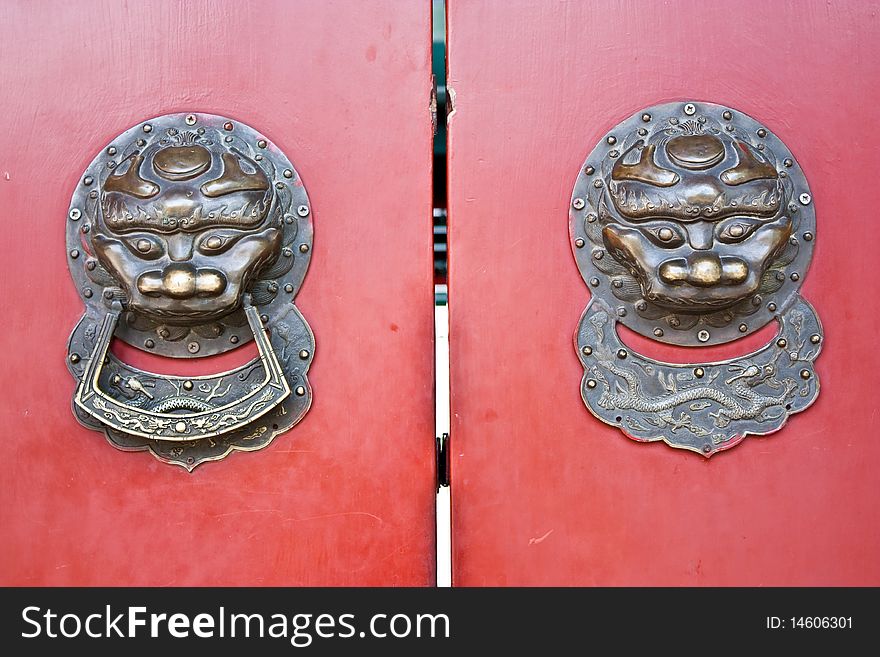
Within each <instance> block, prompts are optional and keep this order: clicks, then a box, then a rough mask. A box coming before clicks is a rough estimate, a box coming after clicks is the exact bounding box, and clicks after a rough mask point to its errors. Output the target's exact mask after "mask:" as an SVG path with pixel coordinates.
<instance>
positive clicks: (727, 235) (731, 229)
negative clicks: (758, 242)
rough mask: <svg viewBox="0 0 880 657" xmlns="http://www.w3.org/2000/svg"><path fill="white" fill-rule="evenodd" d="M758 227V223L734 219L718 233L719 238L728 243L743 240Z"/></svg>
mask: <svg viewBox="0 0 880 657" xmlns="http://www.w3.org/2000/svg"><path fill="white" fill-rule="evenodd" d="M757 227H758V224H757V223H751V222H745V221H734V222H732V223H729V224H727V225H726V226H724V228H723V229H722V230H721V232H720V233H718V239H719V240H721V241H722V242H727V243H733V242H741V241H743V240H744V239H746V238H747V237H748V236H749V235H751V234H752V233H753V232H755V229H756V228H757Z"/></svg>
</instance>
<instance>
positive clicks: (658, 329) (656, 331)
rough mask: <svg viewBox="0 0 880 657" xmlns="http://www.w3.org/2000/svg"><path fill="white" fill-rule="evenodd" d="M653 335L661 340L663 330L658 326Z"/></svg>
mask: <svg viewBox="0 0 880 657" xmlns="http://www.w3.org/2000/svg"><path fill="white" fill-rule="evenodd" d="M654 335H656V336H657V337H658V338H662V337H663V329H662V328H660V327H659V326H658V327H657V328H655V329H654Z"/></svg>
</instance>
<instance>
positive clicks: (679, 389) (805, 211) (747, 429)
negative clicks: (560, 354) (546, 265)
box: [570, 103, 822, 456]
mask: <svg viewBox="0 0 880 657" xmlns="http://www.w3.org/2000/svg"><path fill="white" fill-rule="evenodd" d="M570 233H571V241H572V249H573V252H574V255H575V259H576V260H577V265H578V269H579V270H580V272H581V275H582V276H583V278H584V280H585V281H586V283H587V285H588V286H589V289H590V292H591V293H592V299H591V300H590V302H589V304H588V305H587V308H586V310H585V311H584V314H583V317H582V318H581V321H580V323H579V325H578V329H577V333H576V336H575V342H576V347H577V353H578V357H579V358H580V360H581V363H582V364H583V367H584V370H585V372H584V377H583V380H582V382H581V394H582V396H583V399H584V402H585V403H586V405H587V408H589V410H590V411H591V412H592V413H593V414H594V415H595V416H596V417H598V418H599V419H600V420H602V421H603V422H606V423H608V424H611V425H613V426H617V427H620V429H621V430H622V431H623V432H624V433H625V434H626V435H627V436H629V437H631V438H633V439H635V440H638V441H643V442H648V441H656V440H663V441H665V442H666V443H668V444H669V445H671V446H673V447H680V448H684V449H690V450H693V451H696V452H699V453H701V454H704V455H705V456H711V455H712V454H714V453H715V452H718V451H721V450H724V449H728V448H730V447H733V446H734V445H736V444H737V443H739V442H740V441H741V440H742V439H743V438H744V437H745V436H746V435H749V434H758V435H760V434H768V433H771V432H773V431H776V430H778V429H780V428H781V427H782V425H783V424H784V423H785V421H786V419H787V418H788V416H789V415H791V414H792V413H798V412H800V411H803V410H804V409H806V408H807V407H808V406H809V405H810V404H812V403H813V401H815V399H816V397H817V395H818V394H819V382H818V380H817V378H816V373H815V371H814V369H813V361H814V360H815V359H816V357H817V356H818V355H819V351H820V349H821V346H822V327H821V324H820V323H819V318H818V317H817V315H816V312H815V311H814V310H813V308H812V307H811V306H810V304H809V303H807V301H805V300H804V299H803V298H802V297H801V296H800V295H799V294H798V289H799V288H800V285H801V283H802V282H803V279H804V276H805V275H806V273H807V267H808V266H809V263H810V259H811V257H812V253H813V244H814V243H815V239H816V216H815V211H814V209H813V205H812V198H811V196H810V190H809V187H808V186H807V180H806V178H805V177H804V174H803V172H802V171H801V169H800V167H799V166H798V164H797V161H796V160H795V158H794V156H793V155H792V154H791V152H790V151H789V150H788V148H786V146H785V145H784V144H783V143H782V142H781V141H780V140H779V139H778V138H777V137H776V136H775V135H774V134H773V133H772V132H770V131H769V130H768V129H767V128H766V127H765V126H763V125H761V124H760V123H758V122H757V121H755V120H754V119H752V118H750V117H749V116H746V115H745V114H742V113H741V112H738V111H736V110H734V109H731V108H727V107H721V106H718V105H714V104H712V103H668V104H665V105H658V106H654V107H650V108H648V109H646V110H643V111H641V112H638V113H636V114H635V115H633V116H632V117H630V118H628V119H627V120H625V121H623V122H622V123H620V124H618V125H617V126H615V127H614V128H613V129H612V130H611V131H610V132H609V133H607V134H606V135H605V136H604V137H603V138H602V140H601V141H600V142H599V144H598V145H597V146H596V147H595V148H594V149H593V151H592V152H591V153H590V155H589V157H588V158H587V160H586V162H585V163H584V165H583V167H582V168H581V171H580V173H579V174H578V177H577V182H576V183H575V187H574V193H573V196H572V202H571V210H570ZM773 319H775V320H777V322H778V324H779V329H778V334H777V335H776V337H774V338H773V340H772V341H770V342H769V343H768V344H766V345H765V346H764V347H762V348H760V349H758V350H757V351H755V352H753V353H749V354H746V355H743V356H741V357H737V358H733V359H730V360H726V361H723V362H709V363H693V364H689V365H679V364H671V363H664V362H660V361H658V360H654V359H652V358H648V357H646V356H643V355H641V354H638V353H636V352H635V351H634V350H633V349H631V348H630V347H628V346H626V345H625V344H624V343H623V342H622V341H621V340H620V338H619V336H618V334H617V330H616V325H617V324H618V323H621V324H623V325H625V326H627V327H628V328H630V329H632V330H633V331H635V332H637V333H639V334H641V335H643V336H646V337H648V338H650V339H652V340H657V341H659V342H666V343H670V344H675V345H682V346H702V345H716V344H721V343H725V342H730V341H732V340H736V339H737V338H740V337H742V336H745V335H748V334H750V333H753V332H754V331H757V330H758V329H760V328H761V327H763V326H764V325H766V324H767V323H768V322H770V321H771V320H773Z"/></svg>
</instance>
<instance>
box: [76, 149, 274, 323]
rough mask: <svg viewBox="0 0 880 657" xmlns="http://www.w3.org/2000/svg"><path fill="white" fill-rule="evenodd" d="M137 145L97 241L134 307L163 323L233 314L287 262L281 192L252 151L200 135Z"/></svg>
mask: <svg viewBox="0 0 880 657" xmlns="http://www.w3.org/2000/svg"><path fill="white" fill-rule="evenodd" d="M172 137H173V138H172V139H165V140H163V141H164V142H166V143H154V144H151V145H150V146H148V147H147V148H146V149H144V150H142V151H135V152H134V153H132V154H131V155H130V156H129V157H128V158H127V159H126V160H124V161H122V162H121V163H120V165H119V166H118V167H117V168H116V169H115V170H114V171H113V172H112V173H111V175H109V176H108V177H107V178H106V180H105V181H104V184H103V187H102V189H101V203H100V212H99V218H98V220H97V221H96V223H95V226H94V230H93V232H92V236H91V243H92V246H93V248H94V252H95V256H96V257H97V259H98V261H99V262H100V264H101V265H102V266H103V267H104V268H105V269H106V270H107V271H108V272H109V273H110V274H111V275H112V276H113V277H114V278H115V279H116V280H117V281H118V282H119V284H120V286H121V287H122V288H123V290H124V292H125V294H126V296H127V299H128V305H127V309H128V310H130V311H134V312H137V313H142V314H143V315H146V316H148V317H150V318H152V319H153V320H155V321H158V322H161V323H162V324H170V325H192V324H200V323H204V322H206V321H209V320H212V319H217V318H219V317H223V316H224V315H227V314H229V313H230V312H232V311H233V310H235V309H236V308H238V307H239V306H240V304H241V298H242V294H243V292H244V290H245V289H246V288H247V286H248V284H249V283H250V282H251V281H252V280H253V279H254V276H255V275H256V273H257V272H258V271H259V270H260V269H261V268H263V267H264V266H265V265H267V264H269V263H271V262H272V261H274V260H276V259H277V258H278V255H279V252H280V250H281V243H282V230H281V228H280V227H279V226H278V225H275V224H277V222H273V221H271V220H270V216H271V215H270V208H271V207H272V203H273V198H274V195H273V188H272V185H271V183H270V181H269V179H268V178H267V176H266V174H265V172H264V171H263V169H262V168H261V167H260V166H259V165H258V164H257V163H256V162H255V161H253V159H251V157H249V156H248V155H246V154H244V153H243V152H240V151H238V150H235V149H231V148H226V147H223V146H222V145H220V144H217V143H212V142H211V141H210V140H209V139H207V138H205V137H203V136H200V135H199V134H197V133H195V132H184V133H183V134H180V133H176V132H175V134H173V135H172Z"/></svg>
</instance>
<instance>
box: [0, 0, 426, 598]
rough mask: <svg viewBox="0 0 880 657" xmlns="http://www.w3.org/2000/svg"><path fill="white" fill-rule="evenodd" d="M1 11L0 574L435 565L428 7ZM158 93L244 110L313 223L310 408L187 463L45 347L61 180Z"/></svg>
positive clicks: (318, 576)
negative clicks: (104, 432)
mask: <svg viewBox="0 0 880 657" xmlns="http://www.w3.org/2000/svg"><path fill="white" fill-rule="evenodd" d="M0 25H2V27H3V32H4V35H3V39H2V41H0V81H2V87H3V89H5V92H4V94H3V97H2V100H0V207H2V213H3V218H4V226H5V229H4V234H3V239H2V242H0V244H2V247H0V249H2V255H3V260H4V262H5V263H6V273H5V274H4V275H3V276H2V278H0V280H2V291H3V297H4V299H5V303H4V311H3V312H4V314H5V317H6V328H5V330H3V331H2V332H0V353H2V354H3V368H2V381H3V396H2V405H0V416H2V427H3V429H2V431H0V436H2V443H3V447H4V456H3V459H2V466H0V490H2V493H0V499H2V504H0V526H2V528H3V538H4V540H3V544H4V555H3V558H2V560H0V582H2V583H3V584H15V585H47V584H48V585H94V584H110V585H212V584H226V585H245V584H248V585H254V584H266V585H269V584H274V585H385V584H395V585H428V584H431V583H433V581H434V482H433V479H434V476H433V475H434V461H433V440H432V438H433V401H432V400H433V392H432V390H433V387H432V383H431V382H432V372H433V365H432V350H431V344H432V337H433V319H432V307H431V297H432V271H431V263H432V245H431V230H430V221H431V219H430V217H431V116H430V112H429V93H430V89H431V70H430V37H429V35H430V7H429V6H428V3H415V2H394V1H390V0H389V1H387V2H380V3H367V4H365V3H361V2H358V1H357V0H350V1H349V0H340V1H334V2H320V3H318V2H296V3H294V2H289V3H287V2H279V3H242V2H234V1H222V0H217V1H201V2H173V1H170V0H169V1H161V2H146V1H140V0H138V1H134V2H128V3H118V2H108V1H99V0H95V1H86V2H76V3H66V4H56V3H48V2H24V1H22V2H11V3H9V2H7V3H3V5H2V7H0ZM171 112H209V113H215V114H220V115H225V116H229V117H232V118H234V119H237V120H239V121H242V122H245V123H247V124H250V125H251V126H253V127H255V128H256V129H257V130H260V131H263V132H264V134H266V135H267V136H269V137H270V138H271V139H272V140H273V141H274V142H275V143H276V144H277V145H278V146H279V148H281V150H282V151H284V152H285V153H286V154H287V155H288V156H289V157H290V159H291V160H292V161H293V163H294V165H295V166H296V168H297V171H298V172H299V174H300V175H301V176H302V179H303V181H304V182H305V185H306V187H307V189H308V193H309V196H310V200H311V203H312V210H313V213H312V214H313V218H314V228H315V240H314V248H313V251H312V259H311V267H310V272H309V274H308V276H307V277H306V280H305V283H304V285H303V287H302V289H301V291H300V293H299V295H298V297H297V305H298V307H299V308H300V309H301V311H302V312H303V314H304V316H305V317H306V318H307V320H308V322H309V324H310V325H311V327H312V329H313V331H314V333H315V336H316V342H317V348H316V353H315V358H314V361H313V363H312V366H311V369H310V371H309V379H310V383H311V386H312V390H313V395H314V397H313V404H312V408H311V410H310V412H309V413H308V414H307V415H306V417H305V419H304V420H303V421H302V422H301V423H300V424H299V425H297V426H295V427H294V428H293V429H292V430H291V431H290V432H288V433H285V434H282V435H281V436H279V437H278V438H276V439H275V441H274V442H273V443H272V444H271V445H270V446H269V447H267V448H266V449H264V450H262V451H259V452H256V453H235V454H232V455H231V456H229V457H227V458H226V459H225V460H224V461H221V462H219V463H207V464H204V465H201V466H199V467H198V468H196V469H195V471H194V472H193V473H191V474H190V473H187V472H186V471H185V470H184V469H183V468H179V467H176V466H171V465H166V464H163V463H161V462H159V461H157V460H155V459H153V458H151V457H150V456H148V455H147V454H145V453H137V454H132V453H124V452H121V451H117V450H116V449H114V448H113V447H111V446H110V445H109V444H107V442H106V441H105V440H104V439H103V437H101V436H100V435H99V434H98V433H96V432H92V431H89V430H86V429H84V428H83V427H81V426H80V425H79V424H78V423H77V422H76V420H75V419H74V416H73V414H72V413H71V396H72V393H73V390H74V382H73V380H72V379H71V378H70V376H69V374H68V372H67V371H66V367H65V356H66V351H65V349H66V343H67V337H68V335H69V333H70V331H71V329H72V328H73V326H74V324H75V322H76V321H77V319H78V317H79V316H80V314H81V312H82V303H81V300H80V298H79V297H78V296H77V291H76V289H75V288H74V286H73V284H72V283H71V281H70V277H69V274H68V272H67V264H66V250H65V241H64V223H65V217H66V213H67V204H68V203H69V200H70V196H71V192H72V190H73V189H74V187H75V186H76V184H77V183H78V180H79V177H80V176H81V175H82V171H83V170H84V169H85V167H86V165H88V163H89V162H90V161H91V159H92V158H93V157H94V155H95V154H96V153H97V152H98V151H99V150H100V149H101V148H103V147H104V146H105V145H106V144H107V143H109V142H110V140H111V139H113V138H114V137H115V136H116V135H117V134H119V133H120V132H122V131H123V130H125V129H127V128H128V127H130V126H132V125H136V124H137V123H138V122H139V121H142V120H144V119H147V118H150V117H154V116H157V115H161V114H166V113H171ZM129 351H130V352H134V351H136V350H133V349H131V350H129ZM135 357H136V356H135ZM224 364H228V359H227V360H223V359H222V358H221V359H213V360H209V361H208V362H207V363H204V362H203V365H202V367H203V368H204V369H207V370H211V369H212V367H214V368H216V369H213V371H215V372H216V371H222V369H223V368H222V365H224Z"/></svg>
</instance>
